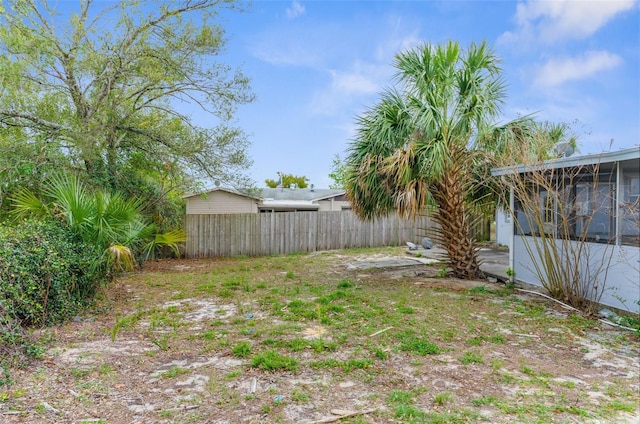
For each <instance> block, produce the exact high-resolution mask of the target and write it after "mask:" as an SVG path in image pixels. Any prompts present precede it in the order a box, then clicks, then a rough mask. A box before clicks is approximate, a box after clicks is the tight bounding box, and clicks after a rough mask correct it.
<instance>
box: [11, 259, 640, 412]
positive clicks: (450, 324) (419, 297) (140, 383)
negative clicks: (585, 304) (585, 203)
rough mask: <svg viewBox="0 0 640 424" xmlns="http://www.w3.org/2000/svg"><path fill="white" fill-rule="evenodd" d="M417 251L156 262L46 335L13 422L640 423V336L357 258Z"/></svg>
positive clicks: (475, 286)
mask: <svg viewBox="0 0 640 424" xmlns="http://www.w3.org/2000/svg"><path fill="white" fill-rule="evenodd" d="M401 255H404V249H403V248H401V247H399V248H388V249H360V250H345V251H339V252H323V253H316V254H313V255H306V254H296V255H288V256H272V257H260V258H250V257H240V258H226V259H212V260H194V261H188V260H185V261H157V262H151V263H148V264H147V269H146V270H145V271H143V272H139V273H136V274H131V275H129V276H127V277H124V278H122V279H121V280H120V281H119V283H118V288H117V289H116V288H115V287H114V288H110V289H109V290H108V291H106V292H105V293H104V295H103V299H102V301H101V302H99V304H98V305H96V306H97V307H99V308H100V310H101V311H103V312H100V313H96V314H95V317H96V318H95V321H92V322H72V323H68V324H65V325H63V326H59V327H54V328H50V329H43V330H41V333H42V337H43V339H44V338H46V340H47V342H46V345H47V346H50V349H49V350H48V351H46V352H44V354H43V361H41V362H35V363H34V364H33V365H32V366H30V367H24V368H22V369H18V370H15V372H13V370H12V378H11V382H10V383H9V384H4V385H2V386H0V411H1V412H7V411H9V412H12V414H7V415H3V418H2V419H3V420H5V421H6V422H7V423H10V424H13V423H23V422H24V423H39V422H42V421H43V419H44V418H45V416H46V417H48V419H49V420H50V421H52V422H53V421H56V418H60V417H63V415H56V413H54V412H52V410H51V409H48V408H49V407H52V408H55V409H56V410H59V411H62V412H60V413H59V414H64V416H66V417H78V419H77V420H76V421H78V422H81V421H82V420H83V419H85V418H84V417H90V418H87V419H88V420H89V419H90V420H92V421H91V422H98V421H96V420H102V421H103V422H109V423H116V424H117V423H121V422H123V423H124V422H134V421H136V420H139V419H140V417H141V416H144V419H145V420H148V421H154V422H155V421H158V422H160V421H162V422H164V421H167V422H169V421H171V422H178V421H179V422H185V423H204V422H207V421H208V420H210V418H211V417H219V418H220V419H225V420H228V421H229V422H243V421H246V422H274V423H288V422H307V421H318V420H321V419H323V418H327V416H328V415H329V412H328V411H331V410H335V409H341V410H345V411H349V412H357V411H359V410H371V411H372V412H367V413H363V414H361V415H355V416H352V417H350V418H348V419H346V418H345V419H343V421H344V422H350V423H375V422H394V423H475V422H495V423H511V422H527V423H528V422H545V423H547V422H549V423H555V422H558V423H564V422H634V419H635V418H637V417H636V416H635V415H634V414H637V413H638V408H637V405H638V404H639V403H640V395H639V394H638V383H637V381H638V375H637V367H636V368H634V367H633V365H634V364H635V363H634V357H633V354H634V352H636V351H637V348H638V338H637V336H636V335H635V334H634V333H632V332H630V333H622V332H620V331H617V330H611V329H603V328H601V327H600V326H599V324H598V322H597V321H595V320H592V319H589V318H586V317H583V316H581V315H577V314H574V313H571V314H567V313H566V311H564V310H562V309H560V308H559V307H558V306H557V305H556V304H554V303H549V302H546V301H544V299H542V298H536V297H535V296H528V295H524V294H521V293H518V292H517V291H514V290H512V289H510V288H508V287H505V286H504V285H498V284H491V283H488V282H486V281H481V282H478V281H475V282H464V281H460V280H456V279H451V278H448V277H447V272H446V266H440V265H436V266H417V267H415V268H411V269H407V268H399V269H385V268H383V269H371V270H366V271H363V270H358V271H355V270H353V269H352V268H349V267H348V266H347V265H349V264H351V263H354V262H355V261H362V260H367V259H372V258H373V259H375V258H385V257H388V256H401ZM414 271H416V272H414ZM593 335H597V337H595V336H593ZM634 349H635V350H634ZM603 364H606V366H605V365H603ZM611 367H618V368H619V369H618V370H613V371H612V370H611ZM634 373H635V374H634ZM612 375H616V376H617V377H612ZM151 376H157V377H159V378H155V379H154V378H152V377H151ZM14 412H15V414H13V413H14ZM329 416H330V415H329ZM3 422H4V421H3Z"/></svg>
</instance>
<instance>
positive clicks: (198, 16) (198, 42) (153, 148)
mask: <svg viewBox="0 0 640 424" xmlns="http://www.w3.org/2000/svg"><path fill="white" fill-rule="evenodd" d="M96 3H97V2H96ZM101 5H105V3H101ZM106 5H107V6H106V8H104V9H102V10H95V9H96V8H95V7H94V6H95V4H94V2H93V1H92V0H83V1H80V2H78V3H73V4H72V3H65V2H47V1H41V0H39V1H35V0H8V1H7V0H5V2H4V5H3V6H0V9H1V10H0V81H1V82H2V84H1V85H0V87H1V88H0V157H9V156H11V158H12V159H13V160H12V162H10V163H8V164H7V163H0V190H2V187H3V186H4V189H5V190H6V189H7V187H8V186H9V185H10V184H12V183H13V182H15V181H16V180H15V179H16V178H18V177H19V176H20V175H24V173H25V172H26V173H27V174H29V175H32V176H33V175H35V176H36V177H35V178H34V180H35V181H37V180H38V179H40V180H41V179H42V178H43V177H46V175H42V174H43V173H44V172H45V165H47V164H49V165H51V164H52V163H54V164H55V166H54V167H56V168H60V167H65V168H68V169H69V170H73V171H76V172H78V171H79V172H81V173H83V174H85V176H87V177H88V178H89V179H90V180H91V182H92V183H93V184H96V185H101V186H103V187H106V188H108V189H124V190H125V191H131V190H134V191H135V189H136V188H138V187H139V186H140V185H145V184H152V185H155V186H156V192H158V191H159V192H162V191H165V190H168V189H170V188H172V187H176V186H180V185H184V184H186V183H187V182H188V181H193V180H194V179H195V178H203V177H204V178H212V179H216V180H218V181H223V182H225V183H231V184H233V183H236V184H237V185H242V186H246V181H244V179H245V177H244V176H243V174H242V170H244V169H246V168H247V167H248V166H249V165H250V160H249V158H248V157H247V155H246V150H247V147H248V141H247V138H246V136H245V134H243V132H242V131H241V130H240V129H238V128H236V127H235V126H234V118H233V117H234V113H235V108H236V107H237V105H239V104H244V103H247V102H251V101H252V100H253V94H252V93H251V91H250V87H249V81H248V79H247V78H246V77H245V76H244V75H243V74H242V73H241V72H240V71H238V70H234V69H232V68H230V67H229V66H227V65H225V64H223V63H221V62H219V61H218V56H219V54H220V53H221V51H222V50H223V48H224V45H225V41H224V38H223V35H224V30H223V28H222V27H221V26H220V24H219V23H217V21H216V17H217V15H218V13H219V12H220V11H221V10H222V9H233V8H235V7H236V5H235V4H234V1H233V0H180V1H178V0H176V1H166V2H156V1H144V0H141V1H135V2H131V1H119V2H116V3H111V2H108V3H106ZM56 8H59V10H57V9H56ZM187 104H190V105H192V106H193V105H195V106H196V107H197V108H199V110H201V111H204V112H205V114H206V115H207V116H208V118H207V119H208V122H207V123H206V126H203V125H199V124H198V123H196V122H195V121H194V120H193V119H192V117H191V116H190V115H189V112H186V110H189V109H187V108H186V105H187ZM20 155H24V158H23V159H24V160H18V159H21V156H20ZM52 161H53V162H52ZM27 163H28V164H29V165H28V166H30V167H31V168H30V169H26V171H25V169H24V167H25V166H27ZM16 166H23V169H16ZM40 166H42V168H38V169H33V167H40ZM149 180H152V182H151V183H149ZM240 180H243V181H242V182H239V181H240ZM158 186H160V189H157V187H158ZM160 195H161V193H160Z"/></svg>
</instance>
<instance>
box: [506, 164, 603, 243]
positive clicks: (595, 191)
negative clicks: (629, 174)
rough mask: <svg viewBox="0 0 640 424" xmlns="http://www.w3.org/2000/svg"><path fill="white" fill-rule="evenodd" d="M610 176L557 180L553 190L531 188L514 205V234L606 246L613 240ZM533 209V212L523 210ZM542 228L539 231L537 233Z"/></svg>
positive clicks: (583, 176)
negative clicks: (590, 242)
mask: <svg viewBox="0 0 640 424" xmlns="http://www.w3.org/2000/svg"><path fill="white" fill-rule="evenodd" d="M610 178H611V176H610V175H603V176H600V177H597V178H594V177H591V176H585V175H582V176H579V177H578V176H575V177H573V178H566V179H558V180H557V181H556V182H555V183H554V184H553V186H554V187H555V188H554V189H553V190H547V189H543V188H538V189H535V188H533V187H532V189H531V192H530V193H531V194H530V197H529V198H528V199H524V201H516V204H515V212H516V215H515V216H516V222H517V225H516V226H515V231H516V234H521V235H536V234H546V235H550V236H552V237H561V238H570V239H578V240H585V241H592V242H601V243H606V242H609V241H611V240H613V239H614V232H615V208H614V205H615V203H614V193H615V192H614V184H613V182H611V181H610ZM532 205H537V208H536V209H535V210H527V208H531V207H532ZM539 227H542V228H541V229H540V230H537V229H538V228H539Z"/></svg>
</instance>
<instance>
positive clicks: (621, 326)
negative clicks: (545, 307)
mask: <svg viewBox="0 0 640 424" xmlns="http://www.w3.org/2000/svg"><path fill="white" fill-rule="evenodd" d="M516 290H517V291H521V292H524V293H531V294H537V295H538V296H542V297H544V298H547V299H549V300H553V301H554V302H556V303H559V304H560V305H562V306H564V307H565V308H566V309H570V310H573V311H576V312H581V311H580V310H579V309H576V308H574V307H573V306H570V305H567V304H566V303H563V302H560V301H559V300H558V299H554V298H553V297H551V296H547V295H546V294H544V293H540V292H537V291H533V290H525V289H516ZM598 321H600V322H602V323H603V324H607V325H611V326H613V327H618V328H622V329H623V330H628V331H638V330H636V329H635V328H631V327H626V326H624V325H620V324H616V323H615V322H611V321H609V320H607V319H603V318H598ZM372 335H373V334H372Z"/></svg>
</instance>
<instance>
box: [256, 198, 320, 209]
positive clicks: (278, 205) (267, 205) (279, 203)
mask: <svg viewBox="0 0 640 424" xmlns="http://www.w3.org/2000/svg"><path fill="white" fill-rule="evenodd" d="M319 207H320V205H318V204H317V203H313V202H310V201H293V200H272V199H264V200H263V201H261V202H259V203H258V208H260V209H273V210H288V209H305V210H317V209H318V208H319Z"/></svg>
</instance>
